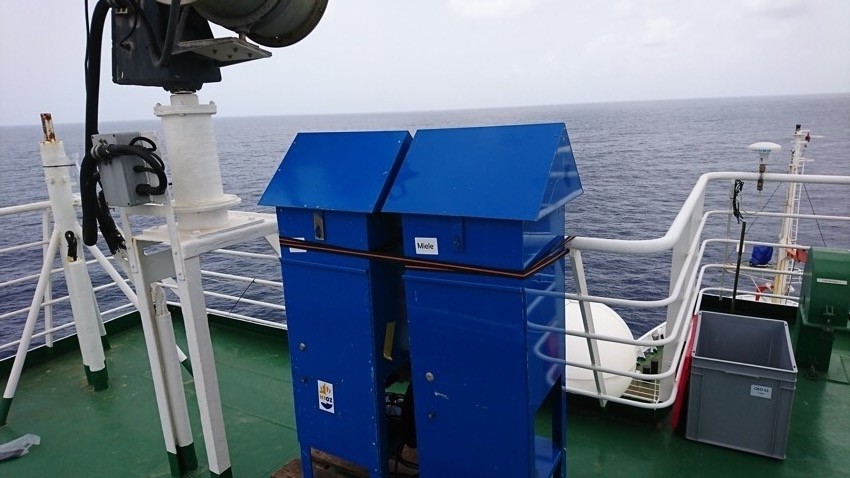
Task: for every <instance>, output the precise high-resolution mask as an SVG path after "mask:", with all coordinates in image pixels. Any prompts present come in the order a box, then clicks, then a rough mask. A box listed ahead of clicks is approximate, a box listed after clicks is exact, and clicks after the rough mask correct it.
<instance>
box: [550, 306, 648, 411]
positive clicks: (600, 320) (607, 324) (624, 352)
mask: <svg viewBox="0 0 850 478" xmlns="http://www.w3.org/2000/svg"><path fill="white" fill-rule="evenodd" d="M589 304H590V309H591V314H592V315H593V325H594V329H595V332H596V333H597V334H598V335H608V336H611V337H617V338H624V339H632V338H634V337H633V336H632V332H631V330H629V326H628V325H626V322H625V321H624V320H623V319H622V317H620V315H619V314H618V313H616V312H614V310H613V309H611V308H610V307H608V306H607V305H605V304H600V303H597V302H590V303H589ZM566 308H567V309H566V311H567V330H569V331H574V332H584V325H583V323H582V320H581V310H580V309H579V303H578V302H577V301H573V300H569V299H568V300H567V301H566ZM596 344H597V349H598V350H599V357H600V360H601V362H602V363H601V366H603V367H605V368H610V369H612V370H618V371H623V372H634V370H635V361H636V360H637V353H638V347H637V346H636V345H627V344H620V343H614V342H603V341H597V342H596ZM567 360H569V361H570V362H576V363H581V364H587V365H590V352H589V351H588V348H587V339H585V338H584V337H576V336H573V335H567ZM566 373H567V387H568V388H573V389H579V390H586V391H588V392H596V382H595V381H594V379H593V371H592V370H588V369H586V368H579V367H570V366H567V368H566ZM602 379H603V381H604V383H605V391H606V393H607V394H608V395H611V396H614V397H619V396H620V395H622V394H623V392H625V391H626V389H627V388H629V384H630V383H631V381H632V379H631V377H624V376H621V375H614V374H612V373H603V374H602Z"/></svg>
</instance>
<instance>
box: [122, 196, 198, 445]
mask: <svg viewBox="0 0 850 478" xmlns="http://www.w3.org/2000/svg"><path fill="white" fill-rule="evenodd" d="M121 220H122V224H123V226H124V231H125V233H132V227H131V225H130V220H129V217H128V215H127V214H126V210H124V209H122V210H121ZM146 245H147V243H146V242H144V241H139V240H137V239H136V238H135V237H132V235H131V237H130V240H129V242H128V244H127V249H128V252H129V254H128V257H129V260H130V270H131V273H132V276H133V277H132V279H133V284H134V286H135V289H136V297H137V299H138V310H139V314H140V315H141V318H142V320H141V322H142V330H143V331H144V334H145V346H146V347H147V350H148V360H149V362H150V366H151V379H152V380H153V385H154V393H155V395H156V403H157V409H158V410H159V421H160V425H161V427H162V435H163V439H164V441H165V449H166V451H167V452H168V453H172V454H176V453H177V446H178V445H179V446H187V445H189V444H191V443H192V440H191V432H190V433H189V434H188V437H187V436H185V435H182V434H181V433H180V432H178V430H183V431H185V430H191V426H190V425H189V412H188V407H187V405H186V395H185V393H184V391H183V383H182V381H181V382H180V383H179V386H178V387H177V388H174V385H175V383H174V381H173V380H170V379H169V377H174V376H179V374H180V373H181V372H180V364H179V362H178V361H177V360H176V358H175V359H174V360H168V359H167V358H168V357H169V356H170V355H169V351H173V350H175V346H174V344H175V343H176V342H175V339H174V329H173V326H172V324H171V323H170V322H169V323H167V324H166V323H164V322H163V321H158V320H156V317H157V310H156V304H155V303H154V296H155V293H154V291H153V290H152V289H151V287H152V284H153V283H154V282H156V281H158V280H160V279H162V278H163V277H160V276H158V275H153V276H152V275H151V274H152V273H153V270H152V269H154V268H153V267H150V266H149V265H148V266H147V267H146V265H145V262H149V263H150V262H154V261H155V260H156V258H155V257H154V256H146V255H145V254H144V249H145V246H146ZM187 438H188V441H187Z"/></svg>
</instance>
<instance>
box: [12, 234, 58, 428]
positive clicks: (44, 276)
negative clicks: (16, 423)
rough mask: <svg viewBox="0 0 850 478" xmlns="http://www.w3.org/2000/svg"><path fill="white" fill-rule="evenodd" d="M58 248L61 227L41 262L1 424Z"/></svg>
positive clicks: (13, 395)
mask: <svg viewBox="0 0 850 478" xmlns="http://www.w3.org/2000/svg"><path fill="white" fill-rule="evenodd" d="M58 249H59V229H54V230H53V235H51V236H50V241H49V242H48V245H47V252H45V254H44V260H43V262H42V263H41V273H40V274H39V276H38V283H37V284H36V286H35V293H34V294H33V296H32V303H30V311H29V314H28V315H27V321H26V323H25V325H24V330H23V332H22V333H21V342H20V343H19V344H18V352H17V353H16V354H15V360H14V362H13V363H12V370H11V371H10V372H9V380H8V381H7V382H6V389H5V391H4V392H3V400H2V402H0V425H4V424H6V419H7V418H8V417H9V409H10V407H11V406H12V399H13V398H14V397H15V390H16V389H17V388H18V381H19V380H20V379H21V371H22V370H23V369H24V361H25V360H26V358H27V351H28V350H29V348H30V342H32V333H33V330H34V329H35V322H36V319H38V312H39V310H41V307H40V305H41V300H42V298H43V297H44V290H45V288H46V287H47V284H48V282H50V270H51V269H53V260H54V259H55V258H56V251H57V250H58Z"/></svg>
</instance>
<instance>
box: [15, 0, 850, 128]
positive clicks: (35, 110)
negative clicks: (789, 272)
mask: <svg viewBox="0 0 850 478" xmlns="http://www.w3.org/2000/svg"><path fill="white" fill-rule="evenodd" d="M90 3H91V5H92V6H93V5H94V3H95V1H94V0H92V1H91V2H90ZM3 6H4V13H3V15H2V16H0V58H2V59H3V61H4V64H3V66H2V67H0V125H14V124H31V123H34V124H38V114H39V113H41V112H51V113H53V115H54V118H55V120H56V122H59V123H77V122H82V121H83V120H84V111H85V108H84V104H85V94H84V83H83V59H84V55H85V19H84V7H83V2H82V0H78V1H69V0H63V1H53V2H34V1H22V0H14V1H13V0H7V1H5V2H4V5H3ZM847 25H850V1H848V0H712V1H683V0H616V1H615V0H611V1H607V0H597V1H587V0H583V1H578V0H428V1H423V0H418V1H416V0H330V2H329V5H328V8H327V11H326V12H325V15H324V17H323V18H322V20H321V21H320V22H319V25H318V26H317V27H316V29H315V30H314V31H313V32H312V34H310V35H309V36H308V37H307V38H305V39H304V40H302V41H301V42H299V43H297V44H295V45H293V46H290V47H287V48H282V49H272V53H273V56H272V58H269V59H264V60H258V61H253V62H248V63H244V64H239V65H233V66H229V67H225V68H223V69H222V76H223V80H222V82H221V83H217V84H207V85H205V86H204V87H203V89H202V90H201V91H200V92H199V95H200V97H201V101H202V102H208V101H210V100H212V101H215V103H216V104H217V105H218V115H219V116H257V115H290V114H335V113H368V112H396V111H398V112H402V111H423V110H454V109H469V108H499V107H512V106H534V105H560V104H574V103H599V102H613V101H640V100H656V99H678V98H711V97H737V96H762V95H796V94H819V93H845V92H850V28H848V27H847ZM215 31H216V32H217V36H232V35H230V34H229V32H228V31H227V30H224V29H220V28H217V29H216V30H215ZM109 38H110V34H109V31H108V29H107V32H106V34H105V40H106V41H105V46H104V61H103V66H102V71H103V79H102V82H101V84H102V86H101V102H100V105H101V119H102V120H105V121H109V120H121V119H133V120H136V119H153V118H154V116H153V106H154V105H155V104H156V103H160V102H161V103H167V102H168V94H167V93H166V92H165V91H164V90H162V89H160V88H153V87H137V86H118V85H115V84H113V83H112V82H111V78H110V68H111V67H110V64H109V62H110V56H109V54H108V52H109Z"/></svg>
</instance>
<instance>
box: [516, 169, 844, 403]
mask: <svg viewBox="0 0 850 478" xmlns="http://www.w3.org/2000/svg"><path fill="white" fill-rule="evenodd" d="M757 178H758V174H757V173H729V172H718V173H707V174H703V175H702V176H701V177H700V178H699V180H698V181H697V184H696V185H695V186H694V189H693V190H692V191H691V193H690V195H689V196H688V198H687V199H686V201H685V203H684V205H683V206H682V208H681V209H680V211H679V213H678V215H677V216H676V218H675V219H674V221H673V223H672V224H671V225H670V228H669V229H668V231H667V233H666V234H664V235H663V236H661V237H659V238H655V239H640V240H625V239H603V238H592V237H576V238H575V239H573V241H572V242H571V243H570V248H571V250H578V251H580V252H581V253H584V252H606V253H616V254H623V255H628V256H635V255H646V254H657V253H666V252H671V251H672V258H671V271H670V284H669V286H670V287H669V290H670V293H669V295H667V296H666V297H663V298H659V299H650V300H634V299H620V298H615V297H607V296H596V295H590V294H587V293H567V294H560V293H553V292H547V291H528V292H529V294H535V295H542V296H549V297H554V298H565V299H572V300H578V301H587V302H598V303H602V304H607V305H614V306H627V307H633V308H644V309H645V308H658V309H666V316H667V320H666V322H664V323H662V324H659V326H658V327H657V328H656V329H657V330H663V331H664V337H663V338H658V339H653V338H651V336H652V332H653V331H650V333H647V334H646V335H644V336H643V337H641V338H639V339H624V338H621V337H613V336H606V335H601V334H595V333H590V332H588V331H574V330H568V331H566V332H565V334H566V335H570V336H577V337H583V338H587V339H591V343H592V342H614V343H619V344H629V345H636V346H641V347H643V349H644V350H648V349H652V348H662V347H663V350H664V356H663V360H662V361H661V362H660V369H659V371H658V372H657V373H642V372H638V371H631V370H629V371H622V370H614V369H610V368H606V367H603V366H601V365H600V364H599V362H597V361H596V360H594V359H593V357H594V356H595V354H593V353H591V354H589V356H590V357H591V360H590V364H587V363H577V362H574V361H570V360H560V359H556V358H552V357H546V356H543V355H542V354H540V353H538V355H539V356H540V358H542V359H544V360H548V361H550V362H553V363H557V364H560V365H567V366H573V367H578V368H582V369H588V370H591V371H593V372H594V376H595V377H596V382H597V389H596V392H589V391H586V390H582V389H576V388H573V387H569V386H568V387H566V391H568V392H571V393H576V394H580V395H586V396H590V397H594V398H598V399H599V400H600V401H601V403H605V402H606V401H612V402H617V403H624V404H628V405H632V406H636V407H640V408H650V409H660V408H665V407H668V406H670V405H672V404H673V402H674V401H675V398H676V394H677V391H678V387H679V385H680V383H681V378H682V377H681V373H682V367H681V363H682V359H683V353H684V351H685V350H688V348H689V345H690V344H688V343H687V342H688V341H689V340H690V335H691V334H690V333H689V332H690V330H691V325H692V318H693V316H694V313H695V312H696V311H698V310H699V308H698V305H699V303H700V301H701V298H702V293H703V292H704V291H713V292H721V293H726V294H729V295H730V296H731V294H732V290H731V289H729V288H724V287H714V288H709V287H703V286H702V282H703V280H704V276H705V272H706V271H707V270H709V269H719V270H723V269H725V268H726V267H727V266H728V264H722V263H721V264H714V263H710V264H706V265H704V266H702V267H699V265H700V264H701V263H702V262H703V259H704V257H705V255H706V249H707V247H708V246H710V245H714V244H727V243H735V244H737V243H738V240H734V239H710V238H709V239H703V238H702V236H703V232H704V230H705V226H706V224H707V223H708V221H709V220H710V219H711V218H712V217H716V216H721V217H724V218H730V217H732V211H726V210H714V211H708V212H705V213H703V205H704V201H705V198H706V191H707V188H708V186H709V184H711V183H712V182H717V181H729V180H735V179H741V180H748V181H754V180H756V179H757ZM764 180H765V182H797V183H804V184H828V185H837V186H843V187H845V188H846V187H847V186H850V176H814V175H813V176H799V175H790V174H765V175H764ZM837 197H850V190H848V189H845V190H844V191H843V193H841V194H839V195H838V196H837ZM745 214H746V215H747V216H748V217H794V218H796V219H803V220H819V221H845V222H846V221H850V215H848V216H843V215H841V216H836V215H816V214H783V213H776V212H760V211H759V212H749V213H745ZM848 214H850V211H848ZM746 244H750V245H777V244H775V243H772V242H758V241H746ZM799 248H800V249H808V247H804V246H800V247H799ZM579 264H581V262H579ZM741 270H743V271H758V272H762V273H763V272H771V273H776V272H778V273H781V274H785V275H791V276H799V275H800V274H799V273H798V272H786V271H778V270H775V269H768V270H765V269H757V268H750V267H747V266H742V267H741ZM575 273H578V274H579V275H581V276H583V275H584V271H583V270H579V271H574V274H575ZM580 292H581V291H580ZM762 295H763V296H764V297H769V298H779V299H794V297H791V296H785V295H777V294H762ZM528 325H529V328H530V329H533V330H538V331H542V332H549V333H557V332H558V329H556V328H552V327H546V326H542V325H539V324H533V323H529V324H528ZM591 347H593V345H591ZM671 352H672V353H671ZM603 373H604V374H613V375H618V376H625V377H630V378H632V379H633V380H634V381H635V382H633V383H638V384H639V385H641V386H643V387H646V384H648V383H656V384H660V392H659V393H658V395H657V398H655V399H654V400H646V399H644V398H642V397H637V396H636V395H624V396H622V397H619V396H612V395H609V394H606V393H604V388H603V387H600V386H599V385H598V384H599V383H600V382H601V381H602V376H601V374H603Z"/></svg>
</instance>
